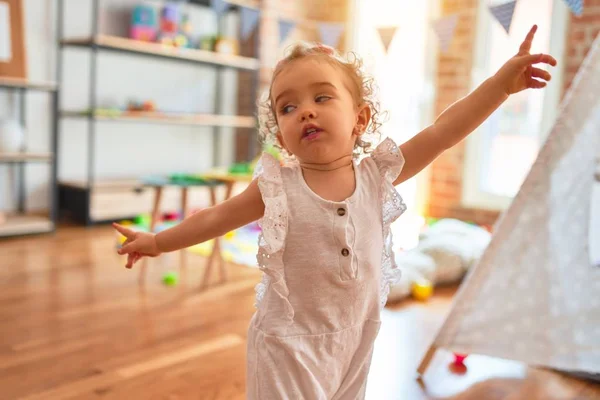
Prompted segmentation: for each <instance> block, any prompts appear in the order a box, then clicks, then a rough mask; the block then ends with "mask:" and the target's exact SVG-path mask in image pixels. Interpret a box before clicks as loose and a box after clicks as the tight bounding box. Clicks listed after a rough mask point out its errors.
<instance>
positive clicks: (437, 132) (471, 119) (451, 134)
mask: <svg viewBox="0 0 600 400" xmlns="http://www.w3.org/2000/svg"><path fill="white" fill-rule="evenodd" d="M536 30H537V26H536V25H534V26H533V27H532V28H531V30H530V31H529V33H528V34H527V37H526V38H525V40H524V41H523V43H522V44H521V47H520V49H519V52H518V53H517V55H515V56H514V57H512V58H511V59H510V60H508V61H507V62H506V63H505V64H504V65H503V66H502V68H500V69H499V70H498V72H496V74H495V75H493V76H492V77H490V78H488V79H487V80H486V81H485V82H483V83H482V84H481V85H480V86H479V87H478V88H477V89H475V90H474V91H473V92H472V93H471V94H469V95H468V96H466V97H464V98H463V99H461V100H459V101H457V102H456V103H454V104H453V105H451V106H450V107H448V108H447V109H446V110H445V111H444V112H443V113H441V114H440V115H439V117H438V118H437V120H436V121H435V122H434V123H433V124H432V125H430V126H429V127H427V128H426V129H424V130H423V131H422V132H420V133H418V134H417V135H415V136H414V137H413V138H412V139H410V140H409V141H407V142H406V143H404V144H402V145H401V146H400V150H401V151H402V154H403V155H404V159H405V164H404V168H403V169H402V172H401V173H400V175H399V176H398V178H397V179H396V181H394V184H395V185H397V184H399V183H401V182H404V181H405V180H407V179H409V178H411V177H413V176H414V175H415V174H417V173H418V172H419V171H421V170H422V169H423V168H425V167H426V166H427V165H429V164H430V163H431V162H433V160H435V159H436V158H437V157H438V156H439V155H440V154H441V153H442V152H443V151H445V150H447V149H449V148H450V147H452V146H454V145H455V144H457V143H459V142H460V141H462V140H463V139H464V138H465V137H466V136H467V135H469V134H470V133H471V132H473V131H474V130H475V129H476V128H477V127H478V126H479V125H481V124H482V123H483V122H484V121H485V120H486V119H487V118H488V117H489V116H490V115H491V114H492V113H493V112H494V111H495V110H496V109H497V108H498V107H500V105H501V104H502V103H503V102H504V101H505V100H506V99H507V98H508V96H510V95H511V94H514V93H517V92H520V91H522V90H525V89H541V88H543V87H545V86H546V82H544V81H549V80H550V78H551V76H550V73H549V72H547V71H545V70H543V69H540V68H535V67H533V65H534V64H538V63H544V64H549V65H552V66H555V65H556V60H555V59H554V58H553V57H552V56H550V55H547V54H533V55H532V54H529V51H530V50H531V43H532V41H533V37H534V35H535V31H536ZM534 78H539V79H542V80H538V79H534Z"/></svg>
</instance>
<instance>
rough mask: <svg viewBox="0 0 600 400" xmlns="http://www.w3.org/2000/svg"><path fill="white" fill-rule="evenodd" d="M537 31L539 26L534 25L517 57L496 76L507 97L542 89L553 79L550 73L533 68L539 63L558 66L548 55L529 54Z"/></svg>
mask: <svg viewBox="0 0 600 400" xmlns="http://www.w3.org/2000/svg"><path fill="white" fill-rule="evenodd" d="M536 30H537V25H534V26H533V27H532V28H531V30H530V31H529V33H528V34H527V37H526V38H525V40H524V41H523V43H522V44H521V47H520V48H519V52H518V53H517V55H515V56H514V57H512V58H511V59H510V60H508V61H507V62H506V64H504V65H503V66H502V68H500V70H499V71H498V72H497V73H496V75H495V78H496V80H497V81H499V82H500V84H501V85H502V87H503V88H504V90H505V91H506V94H507V95H511V94H514V93H518V92H520V91H522V90H525V89H541V88H543V87H545V86H546V82H545V81H549V80H550V79H551V75H550V73H549V72H548V71H545V70H543V69H540V68H536V67H533V65H534V64H539V63H544V64H549V65H551V66H556V60H555V59H554V57H552V56H550V55H548V54H530V53H529V51H530V50H531V43H532V42H533V37H534V35H535V32H536ZM535 78H539V79H541V80H539V79H535Z"/></svg>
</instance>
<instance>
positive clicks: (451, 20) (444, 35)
mask: <svg viewBox="0 0 600 400" xmlns="http://www.w3.org/2000/svg"><path fill="white" fill-rule="evenodd" d="M457 23H458V14H452V15H449V16H447V17H443V18H440V19H438V20H437V21H435V22H434V23H433V29H434V30H435V33H436V34H437V36H438V40H439V43H440V48H441V49H442V52H444V53H445V52H447V51H448V49H449V48H450V44H451V43H452V39H453V38H454V32H455V31H456V25H457Z"/></svg>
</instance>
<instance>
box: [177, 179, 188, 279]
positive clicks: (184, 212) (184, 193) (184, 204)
mask: <svg viewBox="0 0 600 400" xmlns="http://www.w3.org/2000/svg"><path fill="white" fill-rule="evenodd" d="M180 209H181V220H182V221H183V220H184V219H185V218H186V217H187V216H188V188H187V187H182V188H181V207H180ZM187 253H188V250H187V249H181V251H180V252H179V256H180V263H179V272H180V273H181V274H183V270H184V269H185V267H186V265H187Z"/></svg>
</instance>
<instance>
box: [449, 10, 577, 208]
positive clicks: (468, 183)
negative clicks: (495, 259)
mask: <svg viewBox="0 0 600 400" xmlns="http://www.w3.org/2000/svg"><path fill="white" fill-rule="evenodd" d="M568 17H569V9H568V7H567V6H566V5H565V4H564V1H563V0H553V4H552V17H551V21H552V22H551V23H552V28H551V29H550V44H549V48H550V54H552V55H553V56H554V57H555V58H556V59H557V60H558V63H559V64H558V66H557V67H556V68H554V69H552V71H551V72H552V81H550V82H549V84H548V86H547V87H546V88H545V89H543V90H544V91H545V93H544V105H543V110H542V127H541V130H540V132H541V135H542V137H541V138H540V141H543V140H545V138H546V136H547V135H548V133H549V131H550V129H551V128H552V126H553V124H554V121H555V119H556V116H557V115H556V113H557V110H558V108H559V105H560V99H561V95H562V87H563V74H562V71H563V67H562V60H564V57H563V54H564V47H565V40H566V35H567V27H568V20H569V19H568ZM534 19H535V18H532V25H533V24H534V23H535V21H534ZM492 23H497V22H496V21H495V20H494V18H493V16H492V15H491V14H490V11H489V8H488V4H487V1H486V0H480V2H479V7H478V10H477V32H476V35H475V37H476V42H475V54H474V57H473V68H472V69H471V71H472V74H471V89H472V90H474V89H475V88H476V87H477V86H478V85H479V84H481V82H482V81H483V80H484V79H485V78H487V75H489V74H488V73H487V69H488V58H487V57H486V55H487V54H486V53H487V52H486V48H485V46H486V36H487V33H488V32H489V28H490V24H492ZM516 51H518V49H515V52H516ZM483 71H486V72H485V73H484V72H483ZM484 75H486V76H484ZM479 130H480V129H477V130H476V131H475V132H473V133H472V134H471V135H469V137H468V138H467V139H466V141H465V158H464V160H465V161H464V166H463V168H464V169H463V184H462V196H461V205H462V206H463V207H466V208H477V209H488V210H499V211H501V210H504V209H506V208H508V206H509V205H510V203H511V202H512V199H513V198H512V197H509V196H500V195H496V194H492V193H488V192H485V191H483V190H481V188H480V185H479V173H478V170H479V169H480V166H481V157H482V154H481V152H480V150H479V149H480V145H481V141H482V140H483V138H482V135H481V134H480V132H478V131H479Z"/></svg>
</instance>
